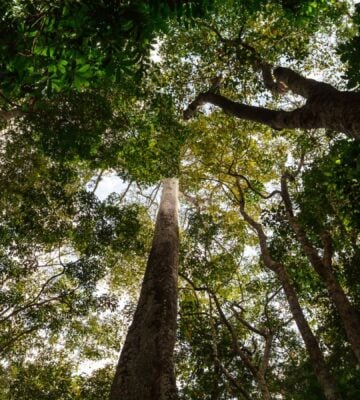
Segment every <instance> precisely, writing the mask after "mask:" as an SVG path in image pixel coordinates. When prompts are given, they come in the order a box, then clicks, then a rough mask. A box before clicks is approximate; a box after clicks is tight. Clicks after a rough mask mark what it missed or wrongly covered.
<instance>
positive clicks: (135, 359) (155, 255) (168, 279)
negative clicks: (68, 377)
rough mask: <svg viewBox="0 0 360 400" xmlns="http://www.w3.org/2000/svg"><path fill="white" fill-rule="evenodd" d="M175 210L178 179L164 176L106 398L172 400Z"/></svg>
mask: <svg viewBox="0 0 360 400" xmlns="http://www.w3.org/2000/svg"><path fill="white" fill-rule="evenodd" d="M177 209H178V182H177V179H165V180H164V181H163V192H162V197H161V202H160V208H159V211H158V215H157V220H156V225H155V233H154V237H153V242H152V247H151V251H150V255H149V259H148V263H147V267H146V271H145V276H144V281H143V284H142V288H141V292H140V298H139V301H138V305H137V308H136V312H135V315H134V318H133V322H132V324H131V326H130V328H129V331H128V334H127V337H126V340H125V344H124V346H123V349H122V352H121V355H120V359H119V363H118V366H117V369H116V373H115V378H114V381H113V384H112V387H111V393H110V400H175V399H177V390H176V381H175V372H174V363H173V351H174V346H175V337H176V318H177V275H178V264H179V227H178V210H177Z"/></svg>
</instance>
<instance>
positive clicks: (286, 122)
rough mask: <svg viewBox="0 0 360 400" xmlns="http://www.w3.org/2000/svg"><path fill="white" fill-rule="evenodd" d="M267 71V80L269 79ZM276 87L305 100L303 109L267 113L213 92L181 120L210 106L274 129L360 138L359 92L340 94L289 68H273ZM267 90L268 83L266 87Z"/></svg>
mask: <svg viewBox="0 0 360 400" xmlns="http://www.w3.org/2000/svg"><path fill="white" fill-rule="evenodd" d="M268 75H270V72H269V71H267V74H266V76H267V78H268V79H267V81H269V80H271V77H270V76H268ZM274 76H275V78H276V81H277V85H275V84H274V85H273V86H278V87H279V86H280V87H283V88H288V89H290V90H291V91H293V92H294V93H296V94H299V95H301V96H303V97H305V98H306V100H307V101H306V104H305V105H304V106H303V107H300V108H297V109H295V110H293V111H284V110H270V109H267V108H264V107H254V106H248V105H245V104H241V103H237V102H235V101H232V100H230V99H228V98H226V97H224V96H222V95H220V94H218V93H214V92H213V91H212V90H210V91H208V92H205V93H200V94H199V95H198V96H197V97H196V99H195V100H194V101H193V102H192V103H191V104H190V105H189V106H188V108H187V109H186V110H185V111H184V118H185V119H189V118H191V117H192V116H193V114H194V113H195V111H196V109H197V108H198V107H199V106H201V105H203V104H205V103H210V104H213V105H215V106H218V107H220V108H221V109H222V110H224V111H225V112H227V113H229V114H231V115H234V116H235V117H237V118H241V119H245V120H250V121H254V122H259V123H262V124H265V125H268V126H270V127H272V128H274V129H294V128H302V129H314V128H326V129H333V130H335V131H338V132H343V133H345V134H346V135H347V136H348V137H350V138H355V139H358V140H359V139H360V93H358V92H341V91H339V90H337V89H335V88H334V87H333V86H331V85H329V84H327V83H323V82H318V81H316V80H314V79H307V78H304V77H302V76H301V75H299V74H298V73H296V72H294V71H293V70H291V69H290V68H282V67H279V68H276V69H275V70H274ZM266 86H267V87H269V84H267V85H266Z"/></svg>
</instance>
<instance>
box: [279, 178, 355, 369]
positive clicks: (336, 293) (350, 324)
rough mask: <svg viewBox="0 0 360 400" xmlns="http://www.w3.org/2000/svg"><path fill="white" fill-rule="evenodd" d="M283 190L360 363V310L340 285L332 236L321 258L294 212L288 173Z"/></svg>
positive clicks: (300, 238) (297, 232) (290, 215)
mask: <svg viewBox="0 0 360 400" xmlns="http://www.w3.org/2000/svg"><path fill="white" fill-rule="evenodd" d="M281 192H282V197H283V200H284V204H285V209H286V214H287V217H288V221H289V223H290V226H291V228H292V229H293V231H294V232H295V235H296V237H297V239H298V241H299V243H300V245H301V248H302V250H303V252H304V253H305V255H306V257H307V258H308V260H309V261H310V264H311V265H312V266H313V268H314V270H315V271H316V272H317V274H318V275H319V277H320V278H321V280H322V282H323V283H324V285H325V287H326V289H327V291H328V293H329V297H330V298H331V300H332V301H333V303H334V305H335V307H336V309H337V311H338V313H339V316H340V319H341V321H342V323H343V326H344V329H345V332H346V335H347V337H348V339H349V342H350V345H351V348H352V350H353V352H354V354H355V356H356V358H357V360H358V362H359V363H360V318H359V314H358V312H357V311H356V310H355V308H354V307H353V306H352V304H351V303H350V301H349V299H348V298H347V296H346V294H345V292H344V290H343V289H342V287H341V286H340V283H339V281H338V280H337V278H336V275H335V273H334V270H333V267H332V260H331V259H332V251H331V250H330V251H329V248H331V247H332V244H331V238H330V237H327V239H326V238H325V237H323V240H325V241H326V243H325V244H324V246H325V245H326V244H327V248H328V249H327V250H326V249H325V248H324V254H326V257H324V258H323V259H321V258H320V256H319V254H318V251H317V249H316V248H315V247H314V246H313V245H312V243H311V242H310V240H309V239H308V236H307V235H306V232H305V231H304V229H303V228H302V226H301V224H300V223H299V221H298V219H297V217H296V216H295V215H294V213H293V209H292V205H291V200H290V195H289V191H288V185H287V177H286V175H284V176H283V177H282V179H281ZM327 253H329V254H327Z"/></svg>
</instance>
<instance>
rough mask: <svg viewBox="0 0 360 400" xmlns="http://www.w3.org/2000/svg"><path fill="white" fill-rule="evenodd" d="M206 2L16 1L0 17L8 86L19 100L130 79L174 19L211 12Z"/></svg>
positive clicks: (0, 60) (4, 86)
mask: <svg viewBox="0 0 360 400" xmlns="http://www.w3.org/2000/svg"><path fill="white" fill-rule="evenodd" d="M207 4H208V3H207V2H206V1H187V2H182V1H167V2H164V1H156V2H153V1H145V0H136V1H131V2H124V1H117V0H110V1H95V2H94V1H92V0H85V1H81V2H79V1H76V0H66V1H61V2H60V1H50V2H48V1H43V0H24V1H22V2H21V3H19V4H18V5H16V4H15V2H14V1H12V2H10V1H9V2H8V7H7V8H6V12H5V13H2V14H1V15H2V18H1V20H0V23H1V25H0V51H1V56H0V70H1V90H2V91H3V93H4V94H5V95H6V96H8V97H12V98H18V97H23V96H24V95H25V94H30V95H31V96H36V97H39V96H43V95H44V94H46V95H48V96H49V95H51V94H52V93H56V92H59V91H64V90H68V89H74V88H75V89H77V90H81V89H83V88H86V87H89V86H90V85H91V86H92V87H94V85H98V84H99V83H100V82H104V80H105V81H108V82H116V83H117V84H120V85H121V84H122V82H123V81H124V80H126V77H127V76H131V77H132V78H134V77H135V76H137V74H138V73H140V74H141V73H142V72H143V71H144V69H146V68H147V66H148V65H149V63H150V59H149V54H150V53H149V52H150V49H151V45H152V44H154V38H155V34H156V33H157V32H159V31H160V30H164V29H166V20H167V19H168V18H170V17H174V16H177V17H181V16H182V15H187V16H189V15H198V14H201V13H203V12H204V11H205V9H206V7H207Z"/></svg>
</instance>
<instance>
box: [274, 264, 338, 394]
mask: <svg viewBox="0 0 360 400" xmlns="http://www.w3.org/2000/svg"><path fill="white" fill-rule="evenodd" d="M272 269H273V271H275V272H276V275H277V277H278V279H279V280H280V282H281V285H282V288H283V290H284V293H285V296H286V298H287V301H288V303H289V307H290V310H291V313H292V315H293V317H294V320H295V323H296V325H297V327H298V329H299V331H300V334H301V337H302V338H303V340H304V343H305V346H306V350H307V352H308V354H309V357H310V359H311V362H312V365H313V367H314V371H315V374H316V377H317V379H318V382H319V384H320V385H321V387H322V389H323V391H324V394H325V397H326V399H328V400H341V399H342V396H341V394H340V392H339V390H338V388H337V386H336V383H335V381H334V379H333V377H332V376H331V375H330V373H329V371H328V368H327V366H326V364H325V360H324V356H323V354H322V352H321V350H320V347H319V343H318V341H317V339H316V337H315V336H314V334H313V332H312V330H311V328H310V326H309V324H308V322H307V320H306V318H305V316H304V313H303V311H302V308H301V306H300V303H299V300H298V297H297V295H296V293H295V290H294V288H293V286H292V284H291V283H290V280H289V277H288V275H287V272H286V270H285V268H284V266H283V265H282V264H280V263H278V264H276V265H275V266H274V267H272Z"/></svg>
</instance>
